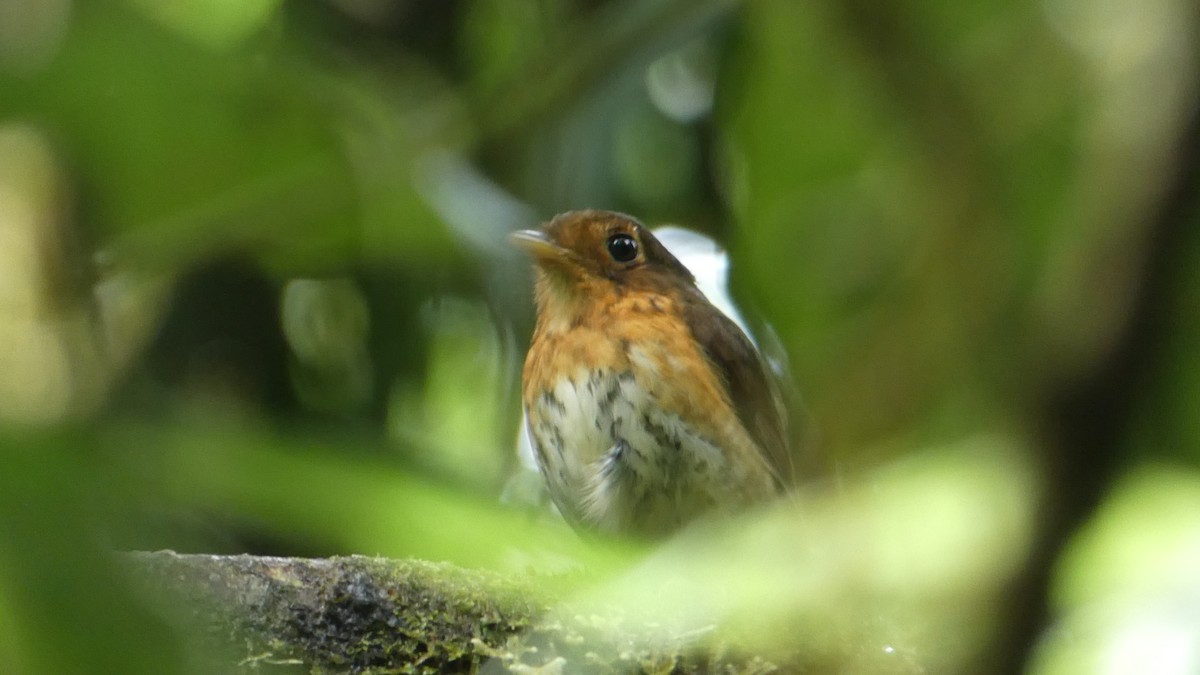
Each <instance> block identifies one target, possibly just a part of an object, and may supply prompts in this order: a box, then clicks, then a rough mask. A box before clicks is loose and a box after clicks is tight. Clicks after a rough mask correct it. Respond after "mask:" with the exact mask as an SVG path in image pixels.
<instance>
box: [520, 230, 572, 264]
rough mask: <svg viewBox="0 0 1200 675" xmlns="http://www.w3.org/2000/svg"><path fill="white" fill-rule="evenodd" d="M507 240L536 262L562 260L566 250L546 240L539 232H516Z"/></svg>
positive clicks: (544, 235) (544, 234) (543, 234)
mask: <svg viewBox="0 0 1200 675" xmlns="http://www.w3.org/2000/svg"><path fill="white" fill-rule="evenodd" d="M508 238H509V240H510V241H512V243H513V244H514V245H516V246H517V248H520V249H522V250H523V251H525V252H526V253H528V254H529V255H532V256H533V257H534V258H536V259H538V260H562V259H563V257H565V255H566V253H567V251H566V249H564V248H562V247H561V246H559V245H558V244H555V243H554V242H552V241H550V240H549V239H547V238H546V233H545V232H542V231H541V230H517V231H516V232H513V233H512V234H510V235H508Z"/></svg>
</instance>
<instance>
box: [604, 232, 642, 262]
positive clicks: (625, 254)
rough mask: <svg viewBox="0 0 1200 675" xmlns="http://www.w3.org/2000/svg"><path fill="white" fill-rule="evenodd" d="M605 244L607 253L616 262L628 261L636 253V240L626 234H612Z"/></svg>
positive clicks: (634, 256) (635, 255)
mask: <svg viewBox="0 0 1200 675" xmlns="http://www.w3.org/2000/svg"><path fill="white" fill-rule="evenodd" d="M605 245H606V246H607V247H608V254H609V255H611V256H612V259H613V260H616V261H617V262H623V263H624V262H629V261H631V260H633V259H634V258H636V257H637V254H638V243H637V240H636V239H634V238H633V237H631V236H629V235H628V234H614V235H613V236H611V237H609V238H608V242H607V243H606V244H605Z"/></svg>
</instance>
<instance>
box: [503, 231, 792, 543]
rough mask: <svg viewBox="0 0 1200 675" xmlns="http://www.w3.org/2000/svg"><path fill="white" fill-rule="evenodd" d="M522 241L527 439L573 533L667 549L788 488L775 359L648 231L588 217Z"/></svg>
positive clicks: (519, 237) (788, 459)
mask: <svg viewBox="0 0 1200 675" xmlns="http://www.w3.org/2000/svg"><path fill="white" fill-rule="evenodd" d="M510 236H511V240H512V241H513V243H515V244H516V245H518V246H519V247H520V248H522V249H523V250H524V251H525V252H526V253H527V254H528V255H529V256H530V257H532V259H533V263H534V304H535V307H536V313H537V318H536V322H535V327H534V331H533V337H532V340H531V342H530V347H529V351H528V353H527V355H526V358H525V364H524V368H523V371H522V383H521V390H522V391H521V398H522V404H523V407H524V412H525V419H526V424H527V427H526V430H525V431H526V433H527V434H528V437H529V439H530V441H531V444H532V446H533V449H534V456H535V459H536V463H537V465H538V469H539V470H540V472H541V474H542V476H543V478H544V479H545V483H546V487H547V491H548V493H549V495H550V498H551V500H552V501H553V503H554V504H555V506H556V507H557V508H558V510H559V512H560V513H561V514H562V515H563V516H564V517H565V519H566V520H567V521H568V522H569V523H571V525H573V526H574V527H575V528H576V529H577V530H581V531H586V532H599V533H604V534H612V535H627V536H631V537H637V538H642V539H661V538H664V537H667V536H670V535H671V534H673V533H675V532H677V531H678V530H679V529H681V528H682V527H684V526H686V525H688V524H690V523H692V522H693V521H695V520H697V519H700V518H704V517H709V516H714V515H722V514H731V513H735V512H738V511H741V510H744V509H747V508H750V507H752V506H755V505H757V504H761V503H764V502H767V501H769V500H772V499H775V498H777V497H779V496H781V495H783V494H786V493H788V492H789V491H790V490H791V489H792V487H793V486H794V485H795V482H796V476H795V475H794V474H795V472H794V469H793V463H792V456H791V449H790V448H789V447H788V432H787V418H786V411H785V409H784V405H783V403H782V401H781V398H780V395H779V392H778V388H777V386H776V385H775V384H774V383H773V379H772V375H771V372H770V370H769V368H768V366H767V364H766V363H765V362H764V359H763V357H762V356H761V354H760V353H759V352H758V350H757V349H756V347H755V345H754V343H753V342H752V341H751V339H750V338H749V337H748V336H747V334H746V333H745V332H744V331H743V330H742V329H741V328H740V327H739V326H738V324H737V323H735V322H734V321H733V320H731V319H730V318H729V317H728V316H727V315H726V314H724V313H723V312H722V311H721V310H719V309H717V308H716V307H715V306H714V305H713V304H712V303H711V302H709V300H708V298H706V297H705V295H704V294H703V293H702V292H701V290H700V289H699V287H698V286H697V284H696V280H695V278H694V276H693V275H692V273H691V272H690V271H689V270H688V268H687V267H685V266H684V265H683V264H682V263H681V262H680V261H679V260H678V259H677V258H676V257H675V256H674V255H673V254H672V253H671V252H670V251H669V250H668V249H667V248H666V247H665V246H664V245H663V244H662V243H661V242H660V241H659V240H658V239H657V238H656V237H655V236H654V234H653V233H652V232H651V231H650V230H649V229H648V228H647V227H646V226H645V225H643V224H642V223H641V222H640V221H638V220H637V219H635V218H633V217H632V216H629V215H626V214H622V213H617V212H613V211H600V210H580V211H568V212H566V213H562V214H559V215H558V216H555V217H554V218H553V219H551V220H550V221H548V222H546V223H544V224H542V225H541V226H540V227H539V228H537V229H529V230H518V231H516V232H513V233H512V234H511V235H510Z"/></svg>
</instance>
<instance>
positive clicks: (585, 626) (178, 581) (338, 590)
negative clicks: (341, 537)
mask: <svg viewBox="0 0 1200 675" xmlns="http://www.w3.org/2000/svg"><path fill="white" fill-rule="evenodd" d="M129 560H130V565H131V567H132V569H133V570H134V571H135V572H136V574H137V575H138V576H140V577H145V578H146V580H147V583H148V588H149V591H150V592H151V594H152V595H153V597H154V598H155V599H156V600H158V601H162V602H164V603H165V604H166V606H167V607H169V608H172V611H180V612H184V613H185V616H183V617H182V618H183V619H184V620H185V621H187V622H189V623H190V624H191V626H190V627H191V628H192V629H194V630H195V633H196V634H197V635H198V636H200V642H201V645H202V649H200V650H198V651H202V652H204V653H205V654H214V653H215V654H219V655H220V656H219V660H221V661H224V662H225V664H215V665H218V666H223V665H226V664H227V665H228V667H229V669H230V670H232V671H234V672H250V671H253V672H313V673H329V672H356V673H361V672H370V673H443V672H471V673H473V672H496V673H504V672H545V673H554V672H597V673H604V672H662V673H668V672H676V673H678V672H700V671H703V672H714V670H715V671H720V672H769V671H771V670H773V669H774V668H773V667H772V666H770V665H769V664H767V663H765V662H762V661H760V660H757V659H753V658H751V659H743V658H738V659H736V661H735V662H731V661H730V660H729V657H728V656H727V655H721V656H718V655H717V654H715V653H713V652H712V650H709V649H706V650H703V652H704V653H698V650H696V649H691V648H690V647H694V646H696V645H695V636H688V635H682V634H681V635H677V636H674V637H671V638H669V639H667V640H665V641H664V640H663V639H662V633H661V631H659V632H658V636H657V638H656V639H655V641H654V642H653V643H651V642H649V641H647V640H645V639H643V638H642V637H640V636H642V635H644V634H645V633H644V632H643V631H640V630H637V627H632V626H629V625H624V623H623V621H622V619H621V618H620V617H616V616H607V617H598V616H595V615H587V616H579V615H571V614H570V613H569V612H568V613H563V612H561V611H557V612H553V613H551V612H550V607H551V604H552V603H551V600H552V599H551V598H549V597H548V594H547V593H545V592H543V591H541V590H539V584H538V581H537V579H536V578H533V577H525V578H511V577H504V576H501V575H499V574H495V573H490V572H482V571H472V570H464V569H462V568H459V567H455V566H453V565H450V564H439V563H429V562H423V561H417V560H388V559H382V558H364V557H357V556H356V557H349V558H331V559H313V560H309V559H299V558H266V557H254V556H213V555H179V554H176V553H172V552H158V553H134V554H130V558H129ZM549 616H553V617H555V618H553V619H548V618H546V617H549ZM564 617H567V618H564ZM209 660H211V659H209Z"/></svg>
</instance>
